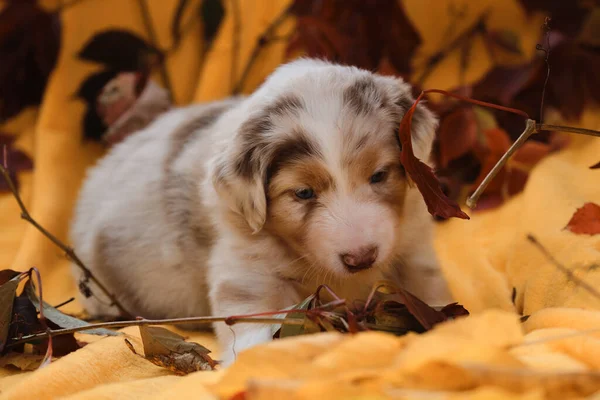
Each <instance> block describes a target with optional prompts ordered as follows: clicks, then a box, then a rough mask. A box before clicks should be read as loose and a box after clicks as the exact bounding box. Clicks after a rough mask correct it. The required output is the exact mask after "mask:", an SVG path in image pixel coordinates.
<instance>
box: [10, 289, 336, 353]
mask: <svg viewBox="0 0 600 400" xmlns="http://www.w3.org/2000/svg"><path fill="white" fill-rule="evenodd" d="M40 282H41V281H40ZM345 303H346V301H345V300H343V299H339V298H338V299H336V300H334V301H331V302H329V303H326V304H323V305H322V306H320V307H317V308H313V309H312V310H303V309H295V308H294V309H291V310H278V311H268V312H262V313H255V314H246V315H234V316H229V317H186V318H169V319H144V318H140V319H136V320H131V321H110V322H100V323H97V324H89V325H85V326H78V327H75V328H65V329H54V330H47V331H46V332H41V333H36V334H33V335H27V336H23V337H21V338H19V339H18V340H14V341H12V342H11V343H10V344H8V345H7V347H12V346H16V345H18V344H21V343H26V342H29V341H31V340H39V339H45V338H51V337H53V336H60V335H68V334H70V333H76V332H83V331H87V330H90V329H99V328H124V327H128V326H147V325H185V324H212V323H214V322H225V323H226V324H227V325H234V324H238V323H253V324H277V325H303V324H304V319H299V318H275V317H273V316H274V315H281V314H290V313H301V314H315V313H319V312H321V311H326V310H328V309H331V308H334V307H337V306H340V305H344V304H345Z"/></svg>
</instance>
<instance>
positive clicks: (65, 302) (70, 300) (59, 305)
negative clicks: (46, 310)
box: [54, 297, 75, 309]
mask: <svg viewBox="0 0 600 400" xmlns="http://www.w3.org/2000/svg"><path fill="white" fill-rule="evenodd" d="M73 301H75V297H71V298H70V299H69V300H65V301H63V302H62V303H58V304H57V305H55V306H54V308H57V309H58V308H60V307H62V306H66V305H67V304H69V303H71V302H73Z"/></svg>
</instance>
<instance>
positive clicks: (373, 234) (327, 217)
mask: <svg viewBox="0 0 600 400" xmlns="http://www.w3.org/2000/svg"><path fill="white" fill-rule="evenodd" d="M412 103H413V98H412V97H411V94H410V87H409V85H408V84H406V83H404V82H403V81H402V80H400V79H396V78H392V77H383V76H379V75H376V74H373V73H370V72H368V71H365V70H361V69H358V68H354V67H347V66H340V65H334V64H330V63H327V62H325V61H317V60H311V59H300V60H297V61H294V62H291V63H289V64H287V65H283V66H281V67H279V68H278V69H277V70H276V71H275V72H274V73H273V74H272V75H271V76H270V77H269V78H268V79H267V80H266V81H265V83H264V84H263V85H262V86H261V87H260V88H259V89H258V90H257V91H256V92H255V93H254V94H253V95H251V96H249V97H246V98H242V97H240V98H232V99H228V100H225V101H221V102H215V103H211V104H203V105H193V106H188V107H183V108H178V109H175V110H173V111H169V112H168V113H166V114H165V115H163V116H161V117H159V118H158V119H157V120H156V121H155V122H153V123H152V124H151V125H150V126H148V127H146V128H145V129H143V130H141V131H139V132H136V133H135V134H134V135H132V136H130V137H128V138H127V139H125V141H123V142H122V143H120V144H118V145H116V146H115V147H114V148H113V149H112V150H111V151H110V152H109V153H108V154H107V155H106V156H105V157H104V158H103V159H102V160H101V161H100V162H99V163H98V165H97V166H95V167H94V168H92V169H91V170H90V171H89V173H88V177H87V179H86V181H85V182H84V185H83V188H82V190H81V194H80V199H79V201H78V204H77V207H76V212H75V217H74V222H73V225H72V230H71V232H72V242H73V244H74V246H75V248H76V251H77V253H78V255H79V256H80V258H81V259H82V260H83V261H84V262H85V263H86V264H87V266H88V267H89V268H90V270H91V271H92V272H93V273H94V274H95V276H96V277H97V278H98V279H99V280H100V281H101V282H103V283H104V284H105V285H106V286H107V287H108V289H109V290H110V291H111V292H112V293H114V294H115V295H116V296H117V298H118V299H119V301H120V302H121V303H122V304H123V305H124V306H125V308H127V309H128V310H129V311H130V312H132V313H134V314H135V315H141V316H143V317H146V318H173V317H190V316H203V315H210V314H212V315H219V316H230V315H240V314H247V313H257V312H262V311H274V310H279V309H283V308H285V307H289V306H292V305H294V304H296V303H298V302H299V301H301V300H302V299H304V298H305V297H306V296H308V295H309V294H311V293H313V292H314V291H315V290H316V288H317V287H318V285H320V284H328V285H330V286H331V287H332V289H333V290H334V291H335V292H336V293H337V294H338V295H339V296H340V297H342V298H345V299H347V300H348V301H352V300H353V299H357V298H363V299H364V298H365V297H366V296H367V294H368V293H369V291H370V289H371V287H372V285H373V284H374V283H375V282H376V281H378V280H380V279H392V280H394V281H396V282H398V284H400V285H403V286H404V287H406V288H407V289H408V290H410V291H411V292H413V293H414V294H415V295H417V296H419V297H420V298H421V299H423V300H424V301H427V302H429V303H430V304H433V305H441V304H446V303H447V302H449V301H450V300H451V298H450V295H449V293H448V290H447V287H446V284H445V281H444V279H443V277H442V275H441V273H440V270H439V269H438V263H437V260H436V256H435V253H434V250H433V247H432V224H433V222H432V218H431V216H430V215H429V214H428V212H427V209H426V206H425V203H424V201H423V198H422V196H421V194H420V193H419V191H418V190H417V189H416V187H415V186H414V185H411V184H410V183H409V180H408V178H407V176H406V174H405V171H404V169H403V167H402V165H401V163H400V151H401V148H400V144H399V141H398V139H397V129H398V125H399V122H400V120H401V118H402V116H403V115H404V113H405V112H406V111H407V110H408V108H409V107H410V106H411V105H412ZM436 124H437V121H436V119H435V117H434V116H433V115H432V113H431V112H430V111H428V110H427V109H426V108H425V107H424V106H422V105H419V107H418V108H417V111H416V113H415V116H414V119H413V130H414V131H413V132H412V139H413V143H414V151H415V154H416V155H417V157H418V158H420V159H421V160H423V161H425V162H430V157H429V154H430V152H431V146H432V141H433V137H434V131H435V128H436ZM73 271H74V274H75V276H76V278H78V279H83V278H84V277H83V276H82V274H81V272H80V270H79V269H78V268H73ZM90 286H91V290H92V292H93V293H94V294H95V296H93V297H90V298H84V299H82V301H83V303H84V306H85V307H86V309H87V310H88V312H89V313H91V314H93V315H103V316H107V315H108V316H111V315H116V314H117V310H116V309H115V308H114V307H111V306H110V302H109V301H108V299H107V298H105V297H103V296H102V293H101V291H100V290H99V289H98V288H96V287H94V285H92V284H91V283H90ZM214 329H215V331H216V334H217V337H218V340H219V343H220V345H221V350H222V354H223V357H222V358H223V361H224V364H226V365H227V364H229V363H230V362H232V361H233V360H234V358H235V355H236V354H237V353H239V352H240V351H241V350H243V349H245V348H248V347H250V346H253V345H255V344H257V343H261V342H265V341H268V340H270V339H271V338H272V331H271V327H270V326H263V325H255V324H238V325H234V326H232V327H228V326H226V325H224V324H221V323H219V324H215V326H214Z"/></svg>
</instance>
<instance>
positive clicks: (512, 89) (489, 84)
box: [473, 64, 539, 126]
mask: <svg viewBox="0 0 600 400" xmlns="http://www.w3.org/2000/svg"><path fill="white" fill-rule="evenodd" d="M536 70H537V66H536V65H535V64H526V65H521V66H518V67H504V66H499V67H495V68H493V69H492V70H491V71H490V72H488V73H487V74H486V75H485V76H484V77H483V78H482V79H481V80H480V81H479V82H477V83H476V84H475V85H474V86H473V97H474V98H476V99H480V100H484V101H491V102H499V103H500V104H504V105H508V104H510V103H511V101H512V99H513V98H514V97H515V95H516V94H517V93H519V92H520V91H521V90H522V89H523V87H524V86H525V85H526V84H527V83H528V82H529V81H530V80H531V78H532V77H533V75H534V72H535V71H536ZM538 103H539V99H538ZM508 115H512V114H508ZM519 121H520V122H521V123H522V124H523V126H524V125H525V124H524V123H523V121H522V118H519Z"/></svg>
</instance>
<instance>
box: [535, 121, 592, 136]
mask: <svg viewBox="0 0 600 400" xmlns="http://www.w3.org/2000/svg"><path fill="white" fill-rule="evenodd" d="M545 131H546V132H548V131H549V132H568V133H577V134H579V135H587V136H596V137H600V131H595V130H593V129H584V128H575V127H573V126H563V125H550V124H538V123H536V124H535V133H538V132H545Z"/></svg>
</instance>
